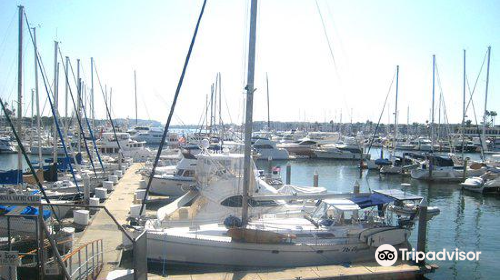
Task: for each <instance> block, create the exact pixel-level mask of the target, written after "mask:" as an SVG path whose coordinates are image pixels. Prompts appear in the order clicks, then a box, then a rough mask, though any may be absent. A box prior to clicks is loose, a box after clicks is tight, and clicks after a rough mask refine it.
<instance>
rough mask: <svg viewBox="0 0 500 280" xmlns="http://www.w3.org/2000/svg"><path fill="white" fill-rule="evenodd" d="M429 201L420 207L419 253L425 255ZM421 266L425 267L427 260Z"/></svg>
mask: <svg viewBox="0 0 500 280" xmlns="http://www.w3.org/2000/svg"><path fill="white" fill-rule="evenodd" d="M426 234H427V201H426V199H425V198H424V199H423V200H422V202H421V203H420V205H419V207H418V237H417V252H423V253H424V254H425V243H426V240H427V236H426ZM419 265H425V259H424V260H422V261H421V262H420V263H419Z"/></svg>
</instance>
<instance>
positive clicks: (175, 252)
mask: <svg viewBox="0 0 500 280" xmlns="http://www.w3.org/2000/svg"><path fill="white" fill-rule="evenodd" d="M250 15H251V17H250V40H249V48H248V50H249V54H248V72H247V73H248V77H247V86H246V90H247V99H246V102H247V104H246V124H245V149H244V151H245V153H244V156H243V157H241V155H240V156H238V155H232V156H231V155H228V156H229V157H231V160H228V162H227V164H230V166H231V168H221V165H220V164H218V163H217V162H214V161H213V160H212V159H211V157H213V156H214V155H207V156H199V157H198V163H197V177H198V186H197V187H198V188H200V189H202V190H203V189H205V188H209V187H210V186H211V185H212V184H214V183H219V184H225V183H227V184H230V183H233V182H235V181H236V182H237V183H238V185H237V186H241V187H242V192H240V195H241V196H238V197H237V198H235V201H228V203H234V204H233V205H234V209H235V211H234V212H235V214H236V215H238V216H239V215H240V214H241V219H240V218H239V217H237V216H229V217H227V218H226V219H225V221H224V224H220V223H217V222H212V223H207V224H201V225H196V226H191V227H190V226H185V227H172V228H156V227H155V226H154V225H152V223H153V222H151V223H150V222H149V221H148V222H147V223H146V226H145V228H146V231H147V239H148V250H147V251H148V252H147V257H148V259H150V260H154V261H160V262H169V263H182V264H194V265H209V266H212V265H213V266H220V265H222V266H241V267H249V266H251V267H296V266H307V265H326V264H336V263H345V262H356V261H365V260H373V258H374V252H375V250H376V248H377V246H379V245H381V244H391V245H394V246H396V247H402V246H406V245H407V241H408V237H409V235H410V231H409V229H407V228H403V227H400V226H391V225H389V224H388V223H387V221H386V220H385V219H383V218H382V217H380V216H378V215H376V214H373V215H371V214H369V212H368V211H367V215H365V216H364V217H360V216H359V213H358V211H359V210H360V207H359V206H358V205H357V204H356V203H354V202H352V201H351V200H348V199H325V200H322V201H320V202H318V205H317V206H316V209H315V210H314V211H313V212H312V213H311V214H308V215H306V216H305V217H290V218H276V217H258V216H252V213H251V211H249V208H253V207H254V205H253V204H252V202H253V201H254V198H255V196H253V197H252V196H250V195H249V194H253V193H254V189H255V188H256V180H255V173H256V172H255V169H254V163H253V161H252V158H251V136H252V110H253V92H254V70H255V39H256V23H257V0H252V1H251V9H250ZM233 159H234V160H233ZM222 167H223V166H222ZM214 174H216V175H217V176H213V175H214ZM207 199H210V197H207ZM373 213H378V211H375V212H373Z"/></svg>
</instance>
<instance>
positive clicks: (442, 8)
mask: <svg viewBox="0 0 500 280" xmlns="http://www.w3.org/2000/svg"><path fill="white" fill-rule="evenodd" d="M249 2H250V1H249V0H208V3H207V6H206V10H205V13H204V16H203V18H202V21H201V25H200V29H199V33H198V36H197V38H196V43H195V46H194V49H193V53H192V56H191V60H190V63H189V66H188V68H187V73H186V77H185V80H184V84H183V86H182V89H181V92H180V96H179V101H178V103H177V107H176V109H175V115H174V119H173V124H199V123H200V122H201V120H202V119H203V118H204V115H205V109H204V108H205V105H206V98H207V95H209V94H210V92H211V85H212V84H213V83H214V82H215V77H216V75H217V73H218V72H220V73H221V78H222V79H221V80H222V95H223V97H222V118H223V120H224V122H225V123H229V122H232V123H241V122H242V121H243V117H244V112H243V104H244V87H245V82H246V61H247V46H248V28H249V26H248V21H249V8H250V3H249ZM202 3H203V1H201V0H170V1H94V0H88V1H75V0H73V1H71V0H54V1H36V0H26V1H0V97H1V98H2V99H5V100H7V101H9V102H14V101H15V100H17V86H16V85H17V50H18V18H17V17H18V15H17V11H18V9H17V5H20V4H22V5H24V7H25V11H26V15H27V17H28V21H29V23H30V25H31V26H32V27H35V26H36V27H37V39H38V48H39V51H40V54H41V58H42V61H43V63H44V65H45V69H46V72H47V73H46V74H47V79H48V80H49V82H50V84H52V81H53V79H54V40H57V41H58V42H60V48H61V52H62V53H63V55H64V56H69V57H70V58H71V63H72V65H73V67H74V69H75V70H76V59H80V60H81V64H82V70H81V72H82V79H83V80H84V82H85V83H86V85H88V87H90V83H91V78H90V72H91V70H90V57H93V58H94V59H95V62H96V68H97V71H98V74H99V77H100V80H101V83H102V87H103V88H104V87H106V88H107V89H108V92H109V91H111V88H112V114H113V117H117V118H118V117H119V118H126V117H129V118H131V119H134V118H135V111H134V110H135V109H134V108H135V106H134V74H133V73H134V70H136V71H137V91H138V115H139V118H140V119H153V120H158V121H160V122H162V123H164V122H165V121H166V120H167V116H168V113H169V109H170V106H171V102H172V99H173V96H174V93H175V89H176V87H177V83H178V81H179V76H180V74H181V70H182V67H183V64H184V60H185V57H186V54H187V51H188V47H189V44H190V41H191V37H192V35H193V32H194V27H195V25H196V21H197V19H198V16H199V13H200V10H201V6H202ZM316 3H317V4H316ZM318 7H319V9H318ZM320 14H321V16H322V18H323V21H322V19H321V16H320ZM323 23H324V28H323ZM499 34H500V1H497V0H482V1H459V0H441V1H409V0H408V1H407V0H380V1H371V0H359V1H342V0H318V1H314V0H261V1H259V8H258V20H257V49H256V51H257V60H256V72H255V77H256V78H255V79H256V80H255V87H256V88H257V90H256V92H255V97H254V120H267V103H266V73H267V75H268V79H269V94H270V108H271V113H270V118H271V120H273V121H309V122H316V121H317V122H323V121H330V120H334V121H335V122H338V121H340V118H341V116H342V121H343V122H349V121H351V118H352V120H353V121H354V122H358V121H359V122H365V121H367V120H371V121H374V122H377V120H378V118H379V116H380V114H381V112H382V108H383V104H384V100H385V97H386V95H387V93H388V92H389V88H390V86H391V82H392V83H393V84H392V87H391V89H390V93H389V97H388V106H387V107H386V109H385V111H384V113H383V117H382V122H384V123H387V122H391V123H392V122H394V115H393V113H394V107H395V81H393V80H394V76H395V72H396V65H399V67H400V72H399V80H398V85H399V91H398V92H399V100H398V116H399V122H400V123H406V122H407V120H408V111H409V121H410V123H412V122H421V123H422V122H425V121H426V120H430V110H431V107H432V106H431V101H432V69H433V68H432V55H434V54H435V55H436V65H437V73H438V76H439V79H438V78H437V77H436V86H435V92H436V98H435V111H436V113H435V121H436V122H438V119H439V116H438V115H439V114H438V113H439V111H441V114H442V116H441V119H442V120H443V119H444V113H445V112H446V114H447V118H448V120H449V122H450V123H458V122H460V121H461V118H462V95H463V71H464V69H463V50H464V49H465V50H466V53H467V70H466V72H467V79H468V82H469V85H470V88H471V90H472V88H473V87H474V84H475V81H476V79H477V81H478V82H477V86H476V89H475V91H474V98H473V100H474V105H475V112H476V115H477V117H478V118H481V116H482V114H483V110H484V99H485V91H486V63H484V66H483V70H482V71H481V73H480V69H481V66H482V65H483V61H484V60H485V54H486V52H487V48H488V46H491V59H490V82H489V88H488V92H489V94H488V106H487V108H488V110H490V111H497V112H498V111H500V93H499V91H500V85H499V82H500V58H499V57H500V55H497V54H498V53H499V51H498V50H499V48H498V47H500V35H499ZM328 43H330V47H331V52H330V49H329V44H328ZM23 50H24V54H23V60H24V62H23V65H24V70H23V73H24V78H23V92H24V93H23V96H24V99H23V106H24V107H25V109H24V110H23V111H24V112H23V114H27V115H31V107H30V106H31V89H32V88H34V78H33V77H34V71H35V70H34V56H33V44H32V43H31V39H30V37H29V33H28V31H27V29H26V26H25V29H24V44H23ZM332 54H333V55H332ZM61 67H62V66H61ZM62 73H63V70H62V69H61V75H60V79H61V81H62V82H60V83H59V84H60V87H59V93H60V94H59V95H60V101H59V104H60V106H59V113H60V114H61V115H64V114H65V106H64V100H63V97H64V80H63V74H62ZM478 75H479V78H478ZM39 83H40V84H39V87H40V95H41V101H40V104H41V105H40V106H41V107H42V108H45V109H44V110H43V113H44V115H48V114H49V108H48V105H47V104H46V96H47V93H46V92H45V90H44V87H43V81H42V79H41V77H40V82H39ZM71 86H72V87H73V90H74V85H73V83H72V85H71ZM94 86H95V111H96V118H104V117H105V109H104V101H103V100H104V98H103V93H102V91H101V88H100V86H99V83H98V82H97V79H96V77H95V75H94ZM441 94H442V96H443V99H444V104H445V106H444V105H443V106H442V107H441V110H439V106H438V105H439V96H440V95H441ZM467 95H469V92H468V91H467ZM69 110H70V112H71V110H72V108H69ZM467 115H468V118H469V119H471V120H472V121H473V122H474V111H473V108H472V106H471V107H470V108H469V110H468V112H467ZM478 121H480V120H479V119H478Z"/></svg>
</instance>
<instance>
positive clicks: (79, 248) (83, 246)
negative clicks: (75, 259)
mask: <svg viewBox="0 0 500 280" xmlns="http://www.w3.org/2000/svg"><path fill="white" fill-rule="evenodd" d="M99 241H101V242H102V238H101V239H96V240H93V241H89V242H87V243H85V244H83V245H81V246H80V247H78V248H77V249H76V250H73V251H72V252H71V253H69V254H67V255H65V256H64V257H63V258H62V260H63V262H64V261H66V260H68V259H69V258H71V257H72V256H74V255H75V254H76V253H78V251H80V250H82V249H83V248H85V247H87V246H88V245H90V244H92V243H98V242H99Z"/></svg>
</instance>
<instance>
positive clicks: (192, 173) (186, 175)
mask: <svg viewBox="0 0 500 280" xmlns="http://www.w3.org/2000/svg"><path fill="white" fill-rule="evenodd" d="M183 176H184V177H194V170H186V171H185V172H184V175H183Z"/></svg>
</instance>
